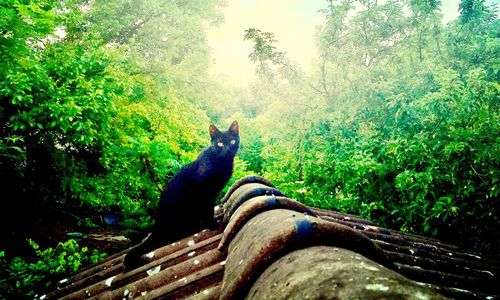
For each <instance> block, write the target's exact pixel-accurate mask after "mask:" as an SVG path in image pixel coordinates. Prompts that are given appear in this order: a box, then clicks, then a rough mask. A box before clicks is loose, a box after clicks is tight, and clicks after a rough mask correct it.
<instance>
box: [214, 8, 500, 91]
mask: <svg viewBox="0 0 500 300" xmlns="http://www.w3.org/2000/svg"><path fill="white" fill-rule="evenodd" d="M492 2H494V3H499V2H500V0H489V1H487V3H492ZM227 3H228V6H227V8H226V9H225V10H224V14H225V20H226V21H225V22H224V24H222V25H220V26H219V27H212V28H210V29H209V31H208V40H209V45H210V47H211V48H212V49H213V58H214V64H213V65H212V69H211V72H212V73H213V74H224V75H226V76H228V77H229V78H230V79H231V80H232V81H234V82H235V83H238V82H239V83H243V84H244V83H245V82H247V81H249V80H250V79H251V78H252V77H253V76H254V65H253V64H252V63H251V62H250V61H249V59H248V54H249V53H250V52H251V51H252V49H251V48H252V44H251V42H249V41H243V36H244V31H245V30H246V29H248V28H252V27H253V28H257V29H260V30H262V31H267V32H272V33H274V34H275V36H276V39H277V40H278V41H279V43H278V44H277V45H276V46H277V48H278V50H279V51H285V52H287V55H288V57H289V58H290V59H291V60H293V61H295V62H297V63H299V64H300V65H301V67H302V68H303V69H307V67H308V65H309V62H310V61H311V59H312V58H313V57H314V56H315V53H316V50H315V44H314V43H315V42H314V32H315V28H316V26H317V25H320V24H322V23H323V20H324V17H323V16H322V14H321V13H320V12H318V11H319V10H320V9H323V8H326V6H327V1H326V0H228V1H227ZM458 3H459V0H442V4H441V12H442V13H443V16H444V17H443V23H445V24H446V23H448V22H449V21H451V20H453V19H455V18H456V17H457V16H458Z"/></svg>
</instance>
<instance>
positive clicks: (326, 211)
mask: <svg viewBox="0 0 500 300" xmlns="http://www.w3.org/2000/svg"><path fill="white" fill-rule="evenodd" d="M310 208H311V210H312V211H315V212H316V213H318V215H322V214H325V215H330V214H333V215H338V216H339V217H347V218H351V219H355V220H361V221H364V222H367V223H372V224H373V222H372V221H370V220H366V219H363V218H361V217H360V216H358V215H354V214H348V213H344V212H340V211H336V210H331V209H325V208H321V207H316V206H310Z"/></svg>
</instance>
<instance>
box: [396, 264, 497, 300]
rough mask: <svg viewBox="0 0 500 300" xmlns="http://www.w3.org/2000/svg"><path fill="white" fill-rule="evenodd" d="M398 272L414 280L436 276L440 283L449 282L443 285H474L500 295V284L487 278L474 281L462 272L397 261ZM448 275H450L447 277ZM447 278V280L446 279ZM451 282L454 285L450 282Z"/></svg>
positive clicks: (480, 290) (477, 290)
mask: <svg viewBox="0 0 500 300" xmlns="http://www.w3.org/2000/svg"><path fill="white" fill-rule="evenodd" d="M395 265H396V267H397V268H398V269H397V272H398V273H400V274H402V275H404V276H406V277H408V278H411V279H412V280H413V281H423V280H422V278H429V277H431V278H435V279H434V280H435V281H436V282H439V283H443V282H447V283H448V284H447V285H445V284H443V287H450V288H453V287H454V288H459V287H458V286H462V287H461V288H460V289H465V288H464V287H463V286H464V285H465V286H467V288H471V287H474V288H475V289H474V291H475V292H480V293H495V294H496V295H497V296H498V295H500V285H498V284H497V285H494V284H493V285H492V284H491V282H489V281H485V280H477V281H473V280H471V278H470V277H467V276H463V275H460V274H450V273H446V272H441V271H436V270H425V269H423V268H421V267H419V266H409V265H405V264H401V263H398V262H396V263H395ZM408 273H413V274H415V276H410V275H408ZM417 276H420V278H418V279H414V278H413V277H415V278H416V277H417ZM446 276H448V277H446ZM445 279H446V280H445ZM450 282H451V284H452V285H450V284H449V283H450ZM495 282H496V281H494V282H493V283H495Z"/></svg>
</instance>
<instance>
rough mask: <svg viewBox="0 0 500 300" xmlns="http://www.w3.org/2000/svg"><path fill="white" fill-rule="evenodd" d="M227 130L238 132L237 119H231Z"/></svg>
mask: <svg viewBox="0 0 500 300" xmlns="http://www.w3.org/2000/svg"><path fill="white" fill-rule="evenodd" d="M229 131H230V132H232V133H236V134H239V129H238V121H233V123H231V126H229Z"/></svg>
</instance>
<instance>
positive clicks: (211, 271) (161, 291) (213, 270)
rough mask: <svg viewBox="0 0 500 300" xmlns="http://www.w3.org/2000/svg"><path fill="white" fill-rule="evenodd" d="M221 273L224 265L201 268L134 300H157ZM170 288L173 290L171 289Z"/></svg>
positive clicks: (217, 264)
mask: <svg viewBox="0 0 500 300" xmlns="http://www.w3.org/2000/svg"><path fill="white" fill-rule="evenodd" d="M223 271H224V265H223V264H221V263H216V264H214V265H211V266H209V267H207V268H203V269H201V270H199V271H197V272H195V273H193V274H190V275H188V276H186V277H184V278H181V279H179V280H177V281H174V282H171V283H168V284H166V285H164V286H162V287H159V288H156V289H154V290H153V291H151V292H150V293H147V294H144V295H141V296H140V297H138V298H136V299H157V298H160V297H162V296H165V295H167V294H169V293H175V291H178V290H179V289H181V288H182V287H185V286H189V285H191V284H194V283H195V282H198V281H201V280H203V279H204V278H208V277H209V276H214V275H216V274H217V273H221V275H222V273H223ZM181 281H183V282H182V285H181V284H180V282H181ZM172 286H173V287H174V288H172ZM148 294H149V295H148ZM151 294H152V295H151Z"/></svg>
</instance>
